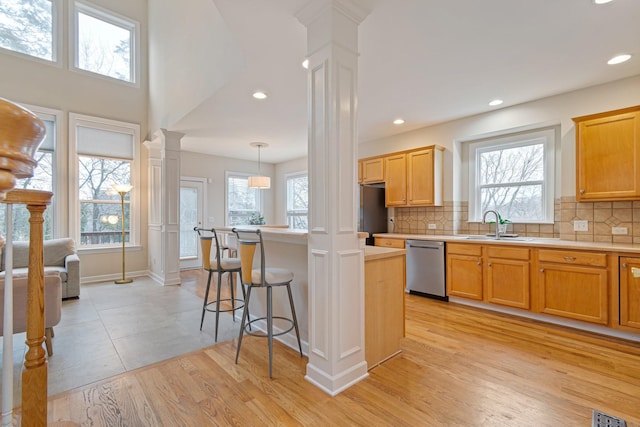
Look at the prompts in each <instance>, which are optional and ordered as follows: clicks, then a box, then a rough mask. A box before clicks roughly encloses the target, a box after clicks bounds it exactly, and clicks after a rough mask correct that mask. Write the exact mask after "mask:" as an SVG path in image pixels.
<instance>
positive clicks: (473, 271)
mask: <svg viewBox="0 0 640 427" xmlns="http://www.w3.org/2000/svg"><path fill="white" fill-rule="evenodd" d="M447 295H449V296H457V297H463V298H471V299H475V300H482V298H483V294H482V247H481V246H480V245H478V244H472V243H470V244H464V243H448V244H447Z"/></svg>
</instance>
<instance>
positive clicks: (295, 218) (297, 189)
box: [285, 172, 309, 230]
mask: <svg viewBox="0 0 640 427" xmlns="http://www.w3.org/2000/svg"><path fill="white" fill-rule="evenodd" d="M285 180H286V182H287V224H289V227H290V228H296V229H302V230H306V229H307V228H308V221H307V212H308V210H309V177H308V176H307V174H306V172H305V173H297V174H290V175H287V176H286V177H285Z"/></svg>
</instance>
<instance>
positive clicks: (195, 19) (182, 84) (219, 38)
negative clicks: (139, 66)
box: [148, 0, 244, 131]
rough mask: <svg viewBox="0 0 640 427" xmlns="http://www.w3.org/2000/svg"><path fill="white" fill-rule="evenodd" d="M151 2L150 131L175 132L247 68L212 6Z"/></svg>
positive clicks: (199, 1)
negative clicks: (175, 127) (181, 121)
mask: <svg viewBox="0 0 640 427" xmlns="http://www.w3.org/2000/svg"><path fill="white" fill-rule="evenodd" d="M148 1H149V34H150V36H149V64H150V66H149V68H150V69H151V70H153V73H152V74H151V75H150V79H149V96H150V102H149V128H150V129H151V130H152V131H155V130H158V129H160V128H170V127H171V126H172V125H173V124H174V123H176V122H177V121H178V120H179V119H181V118H182V117H183V116H184V115H185V114H186V113H188V112H190V111H191V110H193V109H194V108H195V107H197V106H198V105H199V104H200V103H201V102H203V101H204V100H205V99H207V98H209V97H210V96H211V95H212V94H213V93H214V92H215V91H216V90H218V89H219V88H220V87H222V86H223V85H224V84H225V83H226V82H227V80H228V79H229V78H230V77H231V76H232V75H233V74H234V73H238V72H239V71H240V70H241V69H242V67H244V59H243V57H242V50H241V49H240V48H239V46H238V44H237V43H236V42H235V40H234V39H233V37H232V36H231V33H230V32H229V31H228V30H227V27H226V24H225V22H224V20H223V19H222V17H221V16H220V13H219V12H218V10H217V9H216V6H215V4H214V3H215V2H214V1H212V0H189V2H188V3H186V4H188V6H186V7H185V5H186V4H185V2H181V1H171V0H148Z"/></svg>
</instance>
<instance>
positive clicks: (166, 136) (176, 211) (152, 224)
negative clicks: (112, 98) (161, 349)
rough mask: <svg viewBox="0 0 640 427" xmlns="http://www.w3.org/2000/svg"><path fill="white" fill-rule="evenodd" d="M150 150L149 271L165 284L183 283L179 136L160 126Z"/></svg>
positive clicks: (148, 144) (150, 144) (177, 133)
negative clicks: (181, 270) (181, 273)
mask: <svg viewBox="0 0 640 427" xmlns="http://www.w3.org/2000/svg"><path fill="white" fill-rule="evenodd" d="M153 136H154V137H153V139H152V140H151V141H145V142H144V145H145V147H147V148H148V150H149V240H148V244H149V272H150V275H151V277H152V278H153V279H154V280H155V281H157V282H159V283H160V284H162V285H178V284H180V139H182V137H183V136H184V134H182V133H179V132H171V131H168V130H166V129H160V130H159V131H157V132H156V133H154V135H153Z"/></svg>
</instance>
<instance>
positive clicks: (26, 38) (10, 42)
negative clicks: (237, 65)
mask: <svg viewBox="0 0 640 427" xmlns="http://www.w3.org/2000/svg"><path fill="white" fill-rule="evenodd" d="M58 5H59V1H57V0H2V1H1V2H0V47H2V48H4V49H8V50H10V51H12V52H17V53H21V54H24V55H29V56H32V57H35V58H39V59H44V60H46V61H52V62H55V61H56V42H57V39H58V37H57V32H58V27H59V25H58V20H57V16H58V13H57V8H58V7H59V6H58Z"/></svg>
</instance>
